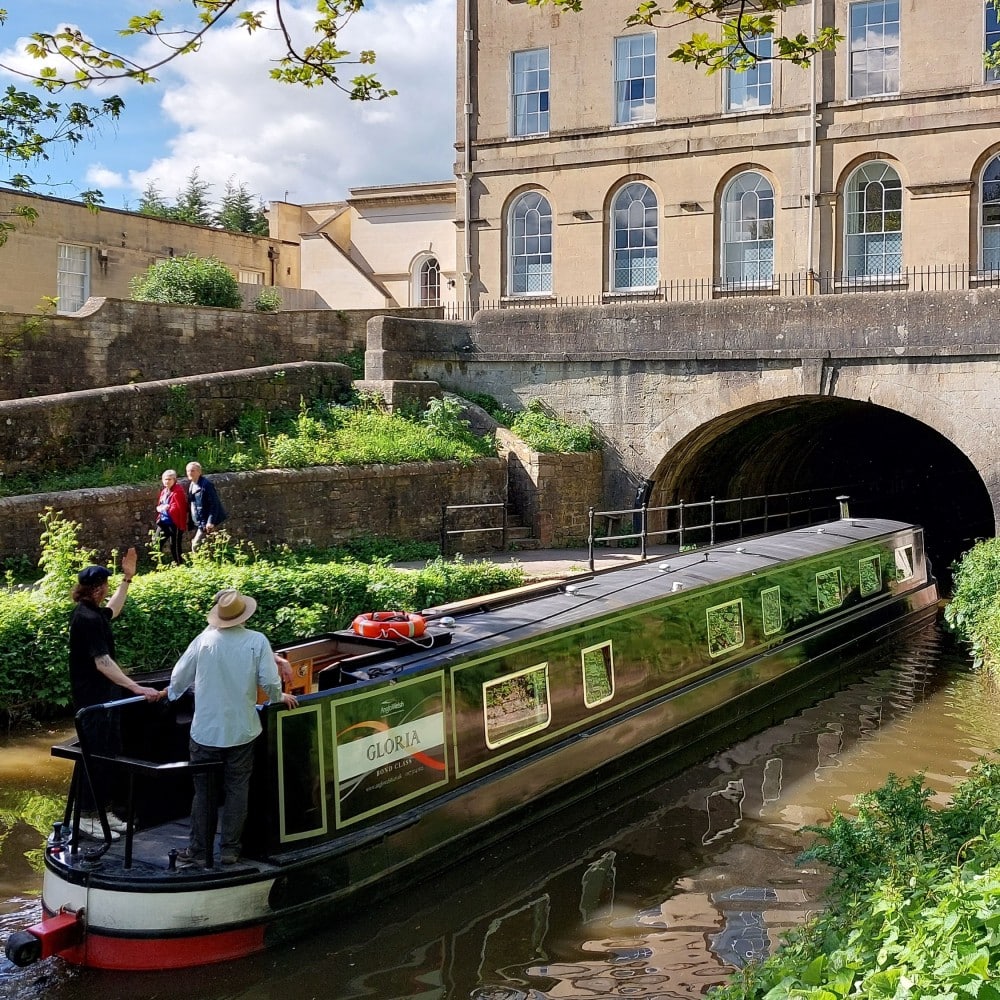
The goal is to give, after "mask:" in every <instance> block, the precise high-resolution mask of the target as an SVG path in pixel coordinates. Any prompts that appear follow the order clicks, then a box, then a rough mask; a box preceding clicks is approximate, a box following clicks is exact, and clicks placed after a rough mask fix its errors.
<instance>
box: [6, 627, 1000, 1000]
mask: <svg viewBox="0 0 1000 1000" xmlns="http://www.w3.org/2000/svg"><path fill="white" fill-rule="evenodd" d="M817 694H818V692H817ZM998 708H1000V694H998V691H997V689H996V688H995V687H994V686H993V685H992V684H990V683H989V682H988V681H987V680H986V679H985V678H983V677H982V676H981V675H979V674H977V673H975V672H973V671H971V670H970V668H969V665H968V660H967V658H966V657H965V655H964V653H963V652H962V651H961V650H958V649H956V648H955V647H954V646H952V645H951V643H950V642H949V641H948V640H947V639H946V638H945V637H944V636H943V635H942V633H941V631H940V630H939V628H938V627H937V626H935V627H932V628H929V629H925V630H923V631H922V632H919V633H916V634H914V635H911V636H909V637H908V638H907V639H905V640H903V641H900V642H898V643H896V644H894V645H893V646H891V647H886V648H884V649H883V650H881V651H880V652H879V654H878V655H876V656H872V657H870V658H868V659H867V660H866V661H864V662H863V663H861V664H857V665H855V667H854V669H853V673H852V674H851V675H850V676H849V678H848V679H846V680H845V681H844V682H843V686H842V688H841V690H839V691H837V692H836V693H833V694H831V695H829V696H827V697H824V698H822V700H820V701H818V702H817V704H815V705H813V706H812V707H810V708H808V709H806V710H804V711H802V712H799V713H798V714H795V715H792V716H790V717H789V718H788V719H786V720H785V721H784V722H782V723H780V724H778V725H775V726H772V727H771V728H769V729H767V730H766V731H764V732H761V733H759V734H757V735H756V736H754V737H752V738H750V739H747V740H744V741H742V742H740V743H738V744H735V745H734V746H732V747H729V748H727V749H725V750H723V751H721V752H719V753H717V754H716V755H715V756H713V757H712V758H711V759H710V760H707V761H705V762H703V763H702V764H699V765H698V766H696V767H692V768H689V769H688V770H686V771H684V772H683V773H682V774H680V775H677V776H675V777H672V778H670V779H668V780H664V781H660V782H658V783H657V782H656V781H655V780H654V781H650V777H649V775H647V776H646V778H645V779H636V781H635V782H634V788H630V789H629V796H628V797H627V798H626V804H625V805H623V806H622V805H616V806H615V807H614V808H613V809H608V810H607V813H606V814H605V815H602V816H600V818H598V819H596V820H595V819H593V818H587V817H585V815H584V813H583V812H579V811H577V812H575V811H573V810H567V811H566V812H565V813H564V814H563V815H562V816H561V817H560V821H559V823H558V824H552V823H550V824H549V825H547V826H546V827H545V828H542V829H536V830H533V831H532V832H531V833H530V834H524V835H520V836H518V837H516V838H511V840H510V842H508V843H506V844H505V845H504V846H503V847H502V848H498V849H497V850H496V851H494V852H491V853H487V854H483V855H482V856H481V857H478V858H475V859H473V860H471V861H468V862H464V863H462V864H460V865H457V866H456V867H455V869H453V871H452V872H451V873H450V874H449V875H448V876H447V877H446V878H444V879H439V880H437V881H436V882H434V883H433V884H425V885H422V886H420V887H419V888H418V889H416V890H414V891H412V892H410V893H408V894H405V895H400V896H397V897H395V898H393V899H391V900H388V901H383V902H380V903H378V904H374V905H372V906H370V907H368V908H365V909H362V910H361V911H360V912H359V913H357V914H356V915H355V916H354V917H352V918H351V920H349V921H347V920H345V921H341V922H340V923H338V924H336V925H334V924H331V926H330V928H329V930H328V931H327V932H325V933H320V934H314V935H311V936H310V937H308V938H306V939H303V940H302V941H301V942H299V943H298V944H296V945H290V946H287V947H284V948H281V949H277V950H274V951H271V952H268V953H267V954H265V955H261V956H256V957H253V958H250V959H246V960H243V961H240V962H232V963H227V964H225V965H219V966H212V967H209V968H204V969H198V970H180V971H176V972H162V973H148V974H123V973H99V972H94V971H84V972H81V971H79V970H75V969H70V968H68V967H67V966H65V965H63V964H62V963H61V962H59V961H56V960H50V961H47V962H44V963H41V964H39V965H37V966H34V967H32V968H29V969H24V970H19V969H15V968H13V967H12V966H11V965H10V964H9V963H7V962H6V960H3V961H2V962H0V997H4V998H8V997H9V998H17V1000H35V998H41V997H43V996H44V997H46V998H52V1000H69V998H86V1000H98V998H100V1000H106V998H109V997H111V998H117V997H120V996H127V997H130V998H133V1000H154V998H174V997H184V998H186V1000H230V998H232V1000H237V998H240V1000H264V998H275V1000H278V998H282V1000H285V998H294V1000H299V998H312V997H315V998H324V1000H347V998H362V997H368V998H376V1000H404V998H405V1000H418V998H419V1000H445V998H448V1000H453V998H470V1000H545V998H551V1000H556V998H580V1000H582V998H593V997H637V996H641V997H658V998H666V997H690V996H696V995H699V994H701V993H702V992H703V991H704V990H705V989H706V988H707V987H708V986H709V985H711V984H713V983H717V982H720V981H721V980H723V979H724V978H725V977H726V976H727V974H728V973H730V972H731V971H732V969H733V968H734V967H736V966H738V965H739V964H741V963H743V962H745V961H746V959H747V958H748V957H754V956H759V955H761V954H763V953H764V952H765V951H766V950H767V949H768V948H769V947H770V942H772V941H773V940H774V939H775V937H776V936H777V935H778V934H780V932H781V931H782V930H784V929H786V928H788V927H790V926H792V925H794V924H795V923H797V922H799V921H801V920H802V919H803V918H804V916H805V915H806V914H807V913H808V912H809V911H810V910H813V909H815V908H816V907H817V906H818V905H819V900H820V896H821V893H822V890H823V886H824V884H825V880H824V875H823V873H822V872H821V871H819V870H817V869H816V868H815V867H814V866H812V865H808V864H802V863H797V858H798V855H799V854H800V852H801V850H802V849H803V847H805V846H806V845H807V843H808V839H807V837H806V836H805V835H803V834H802V833H801V832H800V828H801V827H802V825H803V824H807V823H818V822H823V821H826V820H828V819H829V818H830V816H831V813H832V809H833V808H834V807H840V808H841V809H845V810H846V809H848V808H849V807H850V804H851V802H852V801H853V799H854V797H855V796H856V795H857V794H858V793H859V792H861V791H863V790H866V789H870V788H873V787H876V786H877V785H879V784H881V782H882V781H883V780H884V779H885V777H886V776H887V775H888V774H889V773H890V772H895V773H897V774H900V775H909V774H912V773H914V772H916V771H920V770H923V771H925V772H926V774H927V780H928V782H929V783H930V784H931V785H932V786H933V787H934V788H935V789H936V790H937V793H938V795H937V797H938V798H939V799H940V800H941V801H944V799H945V798H946V796H947V794H948V792H949V790H950V789H951V788H952V787H953V786H954V784H955V783H956V781H958V780H961V778H962V776H963V775H964V774H965V772H966V771H967V770H968V767H969V766H970V765H971V764H972V763H973V762H974V761H975V760H976V759H977V758H978V757H979V756H982V755H983V754H986V753H989V752H991V751H992V750H993V749H994V748H995V747H998V746H1000V711H998ZM57 735H58V734H48V733H46V734H43V735H42V736H40V737H32V738H31V739H21V740H9V741H7V743H6V744H5V747H4V753H3V754H2V755H0V838H2V839H0V886H2V893H0V894H2V895H3V896H4V897H6V899H5V901H4V902H2V903H0V934H3V935H4V936H6V934H7V933H9V932H10V930H11V929H13V928H15V927H18V926H23V925H24V924H25V923H27V922H29V921H30V920H32V919H35V918H36V917H37V914H38V903H37V893H38V891H39V887H40V881H41V880H40V876H39V875H38V874H37V873H36V871H35V870H34V869H33V868H32V867H31V864H30V863H29V861H28V860H27V859H26V858H25V857H24V854H25V852H26V851H32V850H34V851H36V852H37V849H38V846H39V843H40V835H39V833H38V832H37V831H36V830H35V829H34V828H33V827H32V826H30V825H29V823H28V822H26V821H25V819H23V818H19V816H23V815H24V814H23V813H18V812H17V810H18V808H21V807H24V808H27V809H29V810H33V812H30V813H29V815H30V816H32V817H34V818H35V819H36V820H37V818H38V815H39V814H40V813H41V812H44V806H45V800H44V799H43V798H41V797H40V793H41V794H42V795H44V794H45V793H55V792H58V793H60V794H61V793H62V791H63V789H64V787H65V783H66V778H67V774H66V771H65V765H64V764H63V763H62V762H57V761H52V760H51V759H50V758H49V757H48V756H47V754H48V747H49V744H50V743H51V742H53V739H54V737H55V736H57ZM39 825H41V824H40V823H39Z"/></svg>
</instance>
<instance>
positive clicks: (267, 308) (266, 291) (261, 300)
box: [253, 288, 281, 313]
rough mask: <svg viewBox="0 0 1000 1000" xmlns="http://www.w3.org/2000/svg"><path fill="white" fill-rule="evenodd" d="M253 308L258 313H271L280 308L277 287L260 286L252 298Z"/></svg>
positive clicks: (279, 295) (279, 293) (279, 294)
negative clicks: (255, 296)
mask: <svg viewBox="0 0 1000 1000" xmlns="http://www.w3.org/2000/svg"><path fill="white" fill-rule="evenodd" d="M253 308H254V311H255V312H259V313H273V312H277V311H278V310H279V309H280V308H281V292H279V291H278V289H277V288H262V289H261V290H260V294H259V295H258V296H257V298H255V299H254V300H253Z"/></svg>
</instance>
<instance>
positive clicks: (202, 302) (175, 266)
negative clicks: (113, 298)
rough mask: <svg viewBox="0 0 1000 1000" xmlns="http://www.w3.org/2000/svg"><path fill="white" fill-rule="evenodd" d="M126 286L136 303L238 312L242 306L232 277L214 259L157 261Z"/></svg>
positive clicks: (220, 263) (228, 271)
mask: <svg viewBox="0 0 1000 1000" xmlns="http://www.w3.org/2000/svg"><path fill="white" fill-rule="evenodd" d="M129 287H130V289H131V291H132V298H133V299H135V300H136V301H137V302H168V303H175V304H177V305H188V306H220V307H222V308H225V309H239V308H240V307H241V306H242V305H243V296H242V295H241V294H240V286H239V284H238V283H237V281H236V278H235V277H234V276H233V273H232V272H231V271H230V270H229V268H228V267H226V265H225V264H223V263H222V261H221V260H219V259H218V258H217V257H197V256H195V255H194V254H185V255H184V256H182V257H169V258H168V259H167V260H160V261H157V262H156V263H155V264H152V265H151V266H150V267H149V268H148V269H147V270H146V271H145V272H144V273H143V274H137V275H136V276H135V277H134V278H133V279H132V281H131V282H130V284H129Z"/></svg>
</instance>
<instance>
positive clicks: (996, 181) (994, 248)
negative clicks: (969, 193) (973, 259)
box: [980, 156, 1000, 271]
mask: <svg viewBox="0 0 1000 1000" xmlns="http://www.w3.org/2000/svg"><path fill="white" fill-rule="evenodd" d="M981 195H982V209H981V212H982V215H981V221H982V226H981V236H980V245H981V248H982V264H981V266H982V269H983V270H984V271H1000V156H994V157H993V159H992V160H990V162H989V163H987V164H986V169H985V170H984V171H983V183H982V192H981Z"/></svg>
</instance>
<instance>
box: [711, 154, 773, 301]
mask: <svg viewBox="0 0 1000 1000" xmlns="http://www.w3.org/2000/svg"><path fill="white" fill-rule="evenodd" d="M773 276H774V189H773V188H772V187H771V185H770V183H769V182H768V180H767V178H766V177H764V176H763V175H762V174H758V173H757V172H756V171H752V170H751V171H747V172H746V173H744V174H740V175H739V176H738V177H734V178H733V180H732V181H730V182H729V185H728V186H727V187H726V192H725V194H724V196H723V199H722V277H723V280H725V281H729V282H738V283H748V282H755V281H770V280H771V278H772V277H773Z"/></svg>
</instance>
